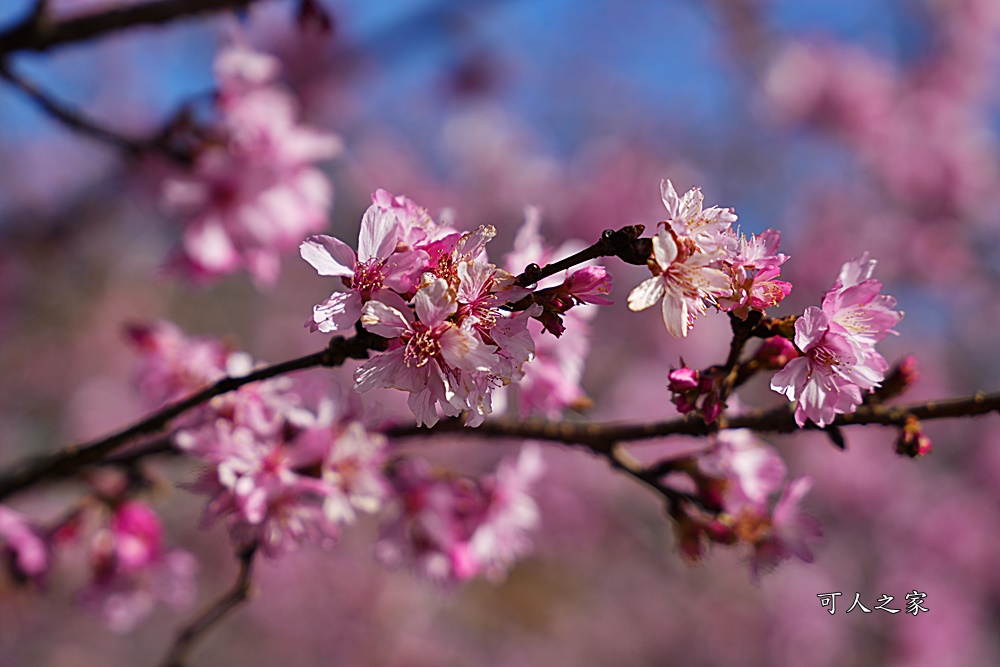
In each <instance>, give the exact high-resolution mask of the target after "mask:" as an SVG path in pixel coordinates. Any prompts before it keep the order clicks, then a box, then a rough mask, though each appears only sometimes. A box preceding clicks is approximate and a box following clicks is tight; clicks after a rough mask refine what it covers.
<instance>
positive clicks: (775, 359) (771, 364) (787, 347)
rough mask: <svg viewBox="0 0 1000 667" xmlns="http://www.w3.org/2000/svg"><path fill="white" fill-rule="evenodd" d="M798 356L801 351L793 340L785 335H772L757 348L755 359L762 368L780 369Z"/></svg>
mask: <svg viewBox="0 0 1000 667" xmlns="http://www.w3.org/2000/svg"><path fill="white" fill-rule="evenodd" d="M797 356H799V351H798V350H796V349H795V346H794V345H793V344H792V341H790V340H788V339H787V338H785V337H783V336H771V337H770V338H768V339H766V340H765V341H764V342H763V343H761V346H760V347H759V348H757V354H755V355H754V359H755V360H756V361H757V363H759V364H760V365H761V367H762V368H765V369H769V370H780V369H782V368H784V367H785V364H787V363H788V362H789V361H791V360H792V359H794V358H795V357H797Z"/></svg>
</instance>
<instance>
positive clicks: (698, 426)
mask: <svg viewBox="0 0 1000 667" xmlns="http://www.w3.org/2000/svg"><path fill="white" fill-rule="evenodd" d="M990 412H1000V392H998V393H993V394H984V393H977V394H974V395H973V396H968V397H965V398H956V399H950V400H945V401H928V402H926V403H919V404H912V405H902V406H885V405H862V406H860V407H859V408H858V409H857V411H855V412H853V413H851V414H846V415H837V418H836V419H835V420H834V422H833V425H834V426H837V427H842V426H860V425H865V424H880V425H882V426H903V425H904V424H905V423H906V420H907V419H908V418H910V417H915V418H917V419H920V420H923V421H926V420H931V419H949V418H955V417H974V416H977V415H983V414H987V413H990ZM735 428H746V429H750V430H752V431H755V432H757V433H792V432H794V431H797V430H799V426H798V424H796V423H795V412H794V410H793V409H792V407H791V405H789V406H783V407H780V408H776V409H774V410H768V411H762V410H754V411H751V412H748V413H747V414H744V415H739V416H736V417H728V418H727V417H722V418H720V419H719V420H718V421H717V422H715V423H713V424H706V423H705V421H704V420H703V419H701V418H700V417H697V416H693V415H692V416H690V417H686V418H682V419H672V420H669V421H661V422H648V423H643V424H615V423H591V424H588V423H577V422H548V421H532V420H528V421H507V420H491V421H486V422H485V423H483V425H482V426H479V427H478V428H475V429H469V428H465V427H463V426H462V425H461V421H460V420H458V419H449V420H445V421H441V422H438V424H437V425H435V426H434V427H432V428H416V427H413V426H406V427H396V428H393V429H389V430H388V431H387V433H386V434H387V435H388V436H390V437H395V438H406V437H426V436H433V435H436V434H440V433H454V434H456V435H463V436H467V437H499V438H517V439H528V440H547V441H549V442H560V443H563V444H568V445H579V446H582V447H586V448H587V449H590V450H591V451H593V452H595V453H597V454H600V455H602V456H603V455H606V453H607V452H610V451H611V450H612V448H613V447H614V445H615V444H616V443H620V442H628V441H635V440H651V439H653V438H662V437H665V436H669V435H691V436H704V435H709V434H711V433H714V432H716V431H720V430H723V429H735ZM805 428H806V429H816V428H818V427H817V426H816V425H815V424H813V423H811V422H809V423H807V424H806V426H805Z"/></svg>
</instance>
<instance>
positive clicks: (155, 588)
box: [77, 500, 198, 633]
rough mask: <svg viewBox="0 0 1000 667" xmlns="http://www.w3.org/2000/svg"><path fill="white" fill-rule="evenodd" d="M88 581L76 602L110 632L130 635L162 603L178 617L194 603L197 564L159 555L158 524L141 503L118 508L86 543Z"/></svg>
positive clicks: (185, 557) (180, 554) (181, 555)
mask: <svg viewBox="0 0 1000 667" xmlns="http://www.w3.org/2000/svg"><path fill="white" fill-rule="evenodd" d="M90 558H91V565H92V568H93V576H94V579H93V581H92V582H91V583H90V584H89V585H88V586H87V587H86V588H84V589H83V590H81V591H80V592H79V594H78V596H77V598H78V600H79V602H80V604H82V605H83V606H85V607H87V608H89V609H92V610H94V611H96V612H97V613H98V614H99V615H100V616H101V617H102V619H103V620H104V622H105V623H106V624H107V625H108V627H110V628H111V629H112V630H113V631H115V632H120V633H126V632H129V631H131V630H132V629H133V628H135V627H136V625H138V624H139V623H141V622H142V621H143V620H144V619H145V618H146V617H148V616H149V614H151V613H152V611H153V607H154V606H155V604H156V602H157V601H158V600H159V601H162V602H164V603H166V604H167V605H169V606H171V607H173V608H174V609H176V610H178V611H181V610H184V609H187V608H189V607H190V606H191V605H192V604H193V603H194V601H195V584H194V578H195V575H196V573H197V571H198V563H197V561H196V560H195V558H194V556H192V555H191V554H189V553H188V552H186V551H183V550H180V549H175V550H172V551H164V549H163V524H162V523H161V522H160V519H159V517H158V516H157V515H156V513H155V512H153V510H152V509H151V508H150V507H149V506H148V505H146V504H145V503H143V502H141V501H137V500H127V501H125V502H123V503H121V505H119V506H118V507H117V508H116V509H115V510H114V513H113V514H112V516H111V519H110V521H109V522H108V525H107V527H105V528H102V529H101V530H99V531H98V532H97V533H96V534H95V535H94V537H93V539H92V541H91V554H90Z"/></svg>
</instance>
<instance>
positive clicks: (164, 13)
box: [0, 0, 260, 57]
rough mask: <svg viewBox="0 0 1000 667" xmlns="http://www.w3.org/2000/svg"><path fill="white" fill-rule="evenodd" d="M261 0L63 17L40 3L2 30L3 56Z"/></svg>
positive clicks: (168, 1) (169, 4) (198, 0)
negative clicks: (23, 17)
mask: <svg viewBox="0 0 1000 667" xmlns="http://www.w3.org/2000/svg"><path fill="white" fill-rule="evenodd" d="M259 1H260V0H159V1H158V2H147V3H145V4H140V5H133V6H130V7H119V8H116V9H109V10H107V11H103V12H97V13H93V14H85V15H83V16H78V17H75V18H70V19H66V20H62V21H57V20H55V19H54V18H53V17H52V16H51V13H50V12H49V11H47V4H46V3H39V4H38V5H36V10H35V11H33V12H32V13H31V14H30V15H29V16H28V17H27V18H26V19H25V20H24V21H22V22H21V23H19V24H17V25H15V26H14V27H12V28H10V29H8V30H7V31H5V32H3V33H0V57H2V56H6V55H7V54H10V53H14V52H17V51H47V50H49V49H51V48H54V47H57V46H62V45H64V44H72V43H74V42H81V41H85V40H88V39H92V38H95V37H102V36H104V35H107V34H110V33H113V32H117V31H119V30H127V29H129V28H134V27H136V26H144V25H158V24H162V23H169V22H171V21H176V20H178V19H182V18H188V17H192V16H196V15H199V14H208V13H211V12H219V11H225V10H229V9H244V8H246V7H249V6H250V5H251V4H253V3H254V2H259Z"/></svg>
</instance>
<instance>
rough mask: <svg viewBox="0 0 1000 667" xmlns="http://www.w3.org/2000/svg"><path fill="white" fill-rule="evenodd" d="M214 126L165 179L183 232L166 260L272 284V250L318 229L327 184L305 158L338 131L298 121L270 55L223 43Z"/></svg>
mask: <svg viewBox="0 0 1000 667" xmlns="http://www.w3.org/2000/svg"><path fill="white" fill-rule="evenodd" d="M216 74H217V77H218V78H219V83H220V85H221V91H220V94H219V97H218V102H217V104H218V111H219V123H218V125H217V127H215V128H213V129H212V134H214V135H216V136H215V137H213V139H212V141H210V142H206V143H205V145H204V146H203V147H202V148H201V149H200V150H199V152H198V154H197V156H196V159H195V164H194V167H193V169H192V171H191V173H190V174H184V175H177V176H174V177H172V178H170V179H168V180H167V181H166V182H165V183H164V187H163V199H164V203H165V205H166V206H167V208H168V209H169V210H170V211H171V212H173V213H175V214H177V215H179V216H182V217H183V218H184V220H185V222H184V224H185V231H184V234H183V240H182V243H181V247H180V251H179V255H178V257H177V259H176V260H175V262H174V264H175V266H177V267H178V268H180V269H181V270H183V271H185V272H186V273H187V274H189V275H191V276H193V277H195V278H203V279H204V278H213V277H216V276H221V275H225V274H228V273H232V272H233V271H235V270H237V269H241V268H244V269H246V270H247V271H249V272H250V274H251V275H252V276H253V277H254V279H255V280H256V281H257V282H258V283H259V284H263V285H266V284H270V283H273V282H274V280H275V279H276V278H277V275H278V271H279V259H278V258H279V255H280V253H282V252H283V251H285V250H288V249H290V248H292V247H294V246H295V245H296V244H298V242H299V240H300V239H301V238H302V236H304V235H305V234H308V233H310V232H315V231H318V230H319V229H321V228H322V227H323V226H324V225H325V224H326V221H327V210H328V208H329V206H330V204H331V202H332V197H333V190H332V187H331V186H330V183H329V181H328V180H327V178H326V177H325V176H324V175H323V174H322V173H321V172H320V171H319V170H317V169H316V168H315V167H313V163H314V162H316V161H319V160H325V159H329V158H331V157H334V156H335V155H337V154H338V153H339V152H340V150H341V144H340V140H339V139H338V138H337V137H336V136H334V135H331V134H327V133H323V132H320V131H317V130H313V129H311V128H307V127H304V126H301V125H299V124H298V121H297V116H298V109H297V105H296V104H295V101H294V100H293V98H292V97H291V96H290V95H289V93H287V92H286V91H285V90H283V89H281V88H279V87H277V86H275V85H274V84H272V82H271V80H272V79H273V78H274V76H275V75H276V74H277V64H276V62H275V61H274V60H273V59H271V58H270V57H268V56H266V55H263V54H259V53H255V52H253V51H251V50H249V49H248V48H246V47H242V46H241V47H233V48H232V49H230V50H227V51H223V52H222V54H221V55H220V56H219V62H218V63H217V66H216Z"/></svg>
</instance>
